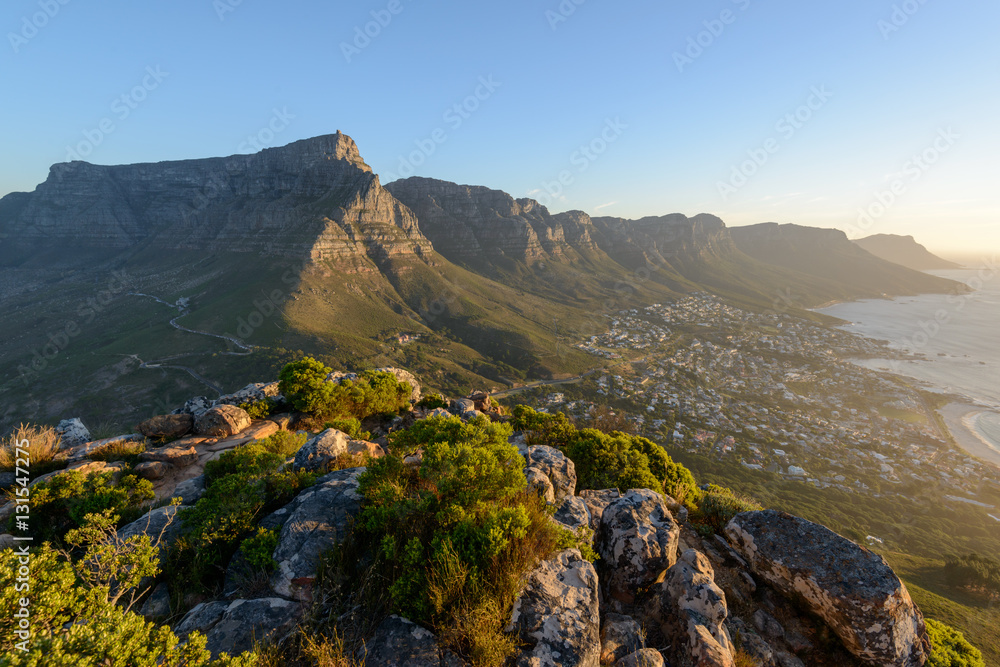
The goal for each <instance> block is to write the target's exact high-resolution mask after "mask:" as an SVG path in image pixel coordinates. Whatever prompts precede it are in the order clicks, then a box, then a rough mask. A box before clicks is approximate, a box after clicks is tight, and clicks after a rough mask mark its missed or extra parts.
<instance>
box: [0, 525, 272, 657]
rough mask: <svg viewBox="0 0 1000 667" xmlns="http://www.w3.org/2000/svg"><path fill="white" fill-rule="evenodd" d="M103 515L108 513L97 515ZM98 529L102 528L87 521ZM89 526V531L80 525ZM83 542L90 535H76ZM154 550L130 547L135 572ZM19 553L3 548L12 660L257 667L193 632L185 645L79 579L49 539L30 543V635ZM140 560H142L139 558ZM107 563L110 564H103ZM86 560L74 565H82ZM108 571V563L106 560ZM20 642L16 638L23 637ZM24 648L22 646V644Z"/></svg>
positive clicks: (1, 629) (6, 644) (0, 644)
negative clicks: (217, 652) (214, 649)
mask: <svg viewBox="0 0 1000 667" xmlns="http://www.w3.org/2000/svg"><path fill="white" fill-rule="evenodd" d="M102 516H104V517H105V518H108V517H107V515H102ZM88 528H93V529H94V530H96V531H97V534H104V533H105V532H106V531H105V530H103V529H101V528H100V527H96V528H95V527H94V526H90V525H88ZM105 528H107V526H105ZM84 532H86V531H84ZM80 537H81V538H82V539H84V541H87V540H88V539H89V538H93V537H94V535H80ZM86 547H87V552H88V553H89V554H93V553H94V552H95V549H96V550H97V551H100V541H99V540H98V541H97V542H88V543H87V544H86ZM151 555H152V554H151V553H150V552H149V551H139V552H136V553H135V554H133V558H132V559H131V561H130V564H131V565H132V566H134V568H133V570H131V571H132V572H133V573H136V572H143V571H146V570H148V568H149V566H150V565H151V561H150V560H149V559H150V558H151ZM20 558H21V556H20V554H18V553H17V552H16V551H15V550H13V549H7V550H4V551H2V552H0V606H2V607H3V609H5V610H8V613H5V614H3V616H2V617H0V652H2V654H3V656H4V660H3V664H4V665H10V666H11V667H35V666H37V665H74V666H75V667H100V666H102V665H129V666H130V667H154V666H155V667H255V665H256V660H255V657H254V656H253V655H252V654H249V653H247V654H244V655H243V656H240V657H239V658H230V657H229V656H227V655H223V656H220V658H219V659H218V660H211V656H210V655H209V652H208V651H207V650H206V649H205V637H204V636H203V635H201V634H199V633H197V632H196V633H193V634H192V635H191V636H190V637H189V638H188V641H187V642H186V643H185V644H184V645H180V643H179V640H178V638H177V637H176V636H175V635H174V634H173V632H171V630H170V628H169V627H165V626H164V627H157V626H156V625H155V624H153V623H149V622H147V621H146V620H144V619H143V618H142V617H141V616H139V615H138V614H135V613H133V612H130V611H127V610H125V609H123V608H122V607H121V606H118V605H116V604H114V603H113V602H112V601H111V597H112V595H111V594H110V592H109V590H108V588H107V586H106V584H104V585H102V584H95V583H94V582H91V583H92V584H94V585H91V586H84V585H81V582H80V581H79V580H78V579H77V577H76V575H75V573H74V565H73V564H72V563H71V562H70V561H68V560H66V558H65V555H61V554H60V553H58V552H57V551H56V550H54V549H52V548H51V547H50V546H49V545H47V544H46V545H43V546H42V547H40V548H36V549H33V550H32V552H31V555H30V558H31V574H32V576H31V606H30V612H29V613H30V619H31V621H30V640H28V637H25V636H23V635H22V636H19V635H18V631H19V630H20V628H19V626H18V618H17V617H16V616H15V613H14V610H16V609H20V608H21V607H20V599H21V598H22V596H23V595H24V593H23V592H20V590H19V588H18V586H17V585H16V584H17V580H16V579H15V577H16V576H17V571H18V567H19V565H20V562H19V559H20ZM144 560H145V562H143V561H144ZM105 565H106V566H107V565H110V563H105ZM84 567H85V565H84V564H80V565H78V566H77V568H76V569H78V570H82V569H83V568H84ZM104 569H105V570H106V571H108V572H110V570H109V569H108V568H107V567H105V568H104ZM22 641H23V642H24V643H23V644H20V646H19V643H20V642H22ZM22 648H23V649H24V650H21V649H22Z"/></svg>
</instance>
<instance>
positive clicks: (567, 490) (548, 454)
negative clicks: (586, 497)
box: [527, 445, 576, 501]
mask: <svg viewBox="0 0 1000 667" xmlns="http://www.w3.org/2000/svg"><path fill="white" fill-rule="evenodd" d="M527 461H528V467H529V468H535V469H537V470H539V471H540V472H542V473H543V474H544V475H545V476H546V477H548V478H549V480H550V481H551V482H552V488H553V493H554V494H555V500H556V501H560V500H562V499H563V498H569V497H571V496H573V495H574V494H575V493H576V466H575V465H573V462H572V461H570V460H569V458H568V457H567V456H566V455H565V454H563V453H562V452H560V451H559V450H558V449H556V448H555V447H546V446H545V445H535V446H533V447H528V456H527Z"/></svg>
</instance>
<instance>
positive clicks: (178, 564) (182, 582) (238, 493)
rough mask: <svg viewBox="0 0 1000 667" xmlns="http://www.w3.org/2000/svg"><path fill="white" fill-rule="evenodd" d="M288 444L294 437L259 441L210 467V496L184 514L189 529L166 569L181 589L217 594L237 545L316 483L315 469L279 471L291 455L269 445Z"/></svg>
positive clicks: (283, 447) (207, 483)
mask: <svg viewBox="0 0 1000 667" xmlns="http://www.w3.org/2000/svg"><path fill="white" fill-rule="evenodd" d="M276 435H277V434H276ZM273 437H274V436H272V438H273ZM302 437H303V436H297V438H298V439H301V438H302ZM289 442H295V440H290V439H288V438H287V437H282V438H278V439H276V440H271V439H265V440H259V441H255V442H252V443H249V444H247V445H244V446H242V447H237V448H236V449H232V450H229V451H228V452H225V453H224V454H223V455H222V456H220V457H219V458H218V459H216V460H215V461H210V462H209V463H207V464H206V465H205V495H203V496H202V497H201V498H200V499H199V500H198V502H197V503H195V505H194V507H192V508H190V509H188V510H185V511H184V512H183V515H182V516H181V518H182V520H183V521H184V532H183V533H182V534H181V536H180V537H179V538H178V539H177V541H176V542H175V543H174V546H173V548H172V549H171V552H170V556H169V558H168V566H167V570H168V573H169V574H170V576H171V578H172V581H173V582H174V583H175V585H176V586H177V588H178V590H186V591H191V592H203V593H212V592H214V591H215V590H216V588H217V587H218V585H219V584H220V583H221V582H222V579H223V577H224V575H225V570H226V566H227V565H228V564H229V560H230V559H231V558H232V556H233V554H234V553H235V552H236V549H237V548H238V547H239V545H240V543H241V542H242V541H244V540H245V539H246V538H247V537H249V536H253V535H254V534H255V531H256V529H257V524H258V523H259V522H260V520H261V519H263V518H264V517H265V516H266V515H267V514H269V513H271V512H273V511H274V510H276V509H278V508H280V507H282V506H283V505H285V504H287V503H288V502H289V501H291V500H292V498H294V497H295V495H296V494H297V493H298V492H299V491H301V490H302V489H304V488H306V487H307V486H310V485H311V484H313V483H314V482H315V479H316V475H315V474H313V473H306V472H293V471H291V470H281V469H280V468H282V466H283V465H284V463H285V460H286V458H287V454H283V453H278V452H275V451H269V448H270V449H278V450H287V449H289V448H290V447H289V445H288V443H289ZM260 539H263V538H260Z"/></svg>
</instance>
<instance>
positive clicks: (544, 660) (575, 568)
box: [509, 549, 601, 667]
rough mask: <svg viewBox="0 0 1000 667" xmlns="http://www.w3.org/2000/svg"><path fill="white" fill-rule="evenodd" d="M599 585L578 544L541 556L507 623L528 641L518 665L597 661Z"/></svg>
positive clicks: (553, 666)
mask: <svg viewBox="0 0 1000 667" xmlns="http://www.w3.org/2000/svg"><path fill="white" fill-rule="evenodd" d="M597 585H598V584H597V572H596V571H595V570H594V566H593V565H591V564H590V563H589V562H588V561H586V560H584V559H583V557H582V556H580V552H579V551H577V550H576V549H568V550H566V551H563V552H561V553H559V554H557V555H556V556H554V557H552V558H550V559H549V560H546V561H542V563H541V564H540V565H539V566H538V567H537V568H536V569H535V570H533V571H532V572H531V574H530V575H528V580H527V584H526V585H525V588H524V590H523V591H522V592H521V595H520V597H518V599H517V601H516V602H515V603H514V612H513V614H512V615H511V622H510V628H509V629H510V630H512V631H513V630H516V631H517V633H518V636H519V637H520V639H521V641H522V642H524V643H526V644H528V645H529V646H530V648H526V649H524V650H523V651H522V653H521V655H520V656H519V657H518V659H517V665H518V666H519V667H560V666H562V665H578V666H579V667H598V664H599V663H600V656H601V642H600V632H599V629H600V627H599V623H600V621H599V610H598V590H597Z"/></svg>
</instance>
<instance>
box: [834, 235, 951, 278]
mask: <svg viewBox="0 0 1000 667" xmlns="http://www.w3.org/2000/svg"><path fill="white" fill-rule="evenodd" d="M854 244H855V245H857V246H860V247H861V248H864V249H865V250H867V251H868V252H870V253H871V254H873V255H875V256H876V257H879V258H881V259H884V260H885V261H887V262H892V263H893V264H899V265H901V266H905V267H907V268H910V269H913V270H914V271H933V270H940V269H960V268H962V267H961V266H960V265H958V264H955V263H954V262H949V261H948V260H946V259H941V258H940V257H938V256H937V255H935V254H933V253H931V252H930V251H928V250H927V248H925V247H924V246H922V245H920V244H919V243H917V242H916V240H915V239H914V238H913V237H912V236H899V235H898V234H875V235H874V236H867V237H865V238H863V239H856V240H855V241H854Z"/></svg>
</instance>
